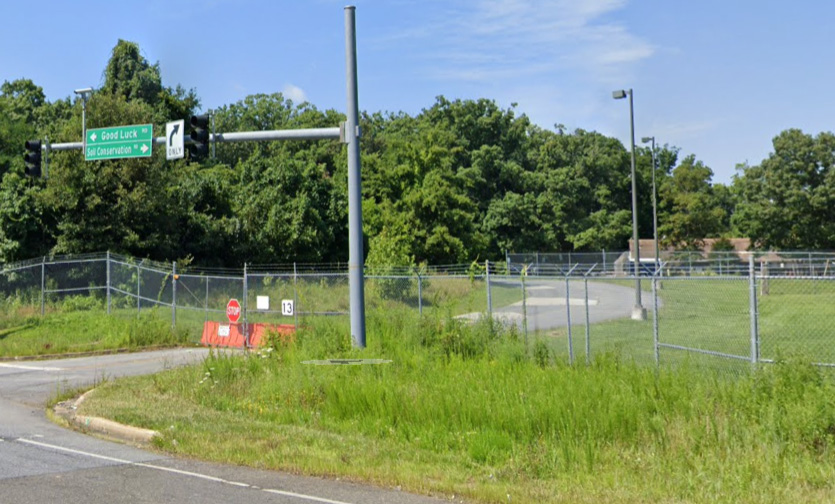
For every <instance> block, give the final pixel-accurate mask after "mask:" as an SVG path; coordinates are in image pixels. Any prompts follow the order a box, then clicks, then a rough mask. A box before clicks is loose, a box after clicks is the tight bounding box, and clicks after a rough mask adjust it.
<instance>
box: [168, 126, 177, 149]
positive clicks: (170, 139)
mask: <svg viewBox="0 0 835 504" xmlns="http://www.w3.org/2000/svg"><path fill="white" fill-rule="evenodd" d="M178 131H180V123H177V124H175V125H174V128H173V129H172V130H171V134H170V135H168V146H169V147H171V146H172V145H174V135H176V134H177V132H178Z"/></svg>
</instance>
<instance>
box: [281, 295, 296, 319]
mask: <svg viewBox="0 0 835 504" xmlns="http://www.w3.org/2000/svg"><path fill="white" fill-rule="evenodd" d="M281 314H282V315H285V316H288V317H292V316H293V300H292V299H282V300H281Z"/></svg>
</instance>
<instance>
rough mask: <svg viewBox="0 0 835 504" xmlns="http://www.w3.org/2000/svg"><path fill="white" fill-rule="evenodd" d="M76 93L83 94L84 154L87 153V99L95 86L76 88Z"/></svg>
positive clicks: (82, 127)
mask: <svg viewBox="0 0 835 504" xmlns="http://www.w3.org/2000/svg"><path fill="white" fill-rule="evenodd" d="M75 94H77V95H81V145H82V149H83V150H84V154H83V155H84V156H86V155H87V100H89V99H90V95H91V94H93V88H83V89H76V90H75Z"/></svg>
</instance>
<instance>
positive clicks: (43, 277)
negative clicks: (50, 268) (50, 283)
mask: <svg viewBox="0 0 835 504" xmlns="http://www.w3.org/2000/svg"><path fill="white" fill-rule="evenodd" d="M45 291H46V256H44V257H43V258H41V317H43V316H44V315H45V314H46V292H45Z"/></svg>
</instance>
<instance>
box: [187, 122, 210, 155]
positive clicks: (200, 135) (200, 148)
mask: <svg viewBox="0 0 835 504" xmlns="http://www.w3.org/2000/svg"><path fill="white" fill-rule="evenodd" d="M191 140H192V142H194V145H193V146H192V151H191V155H192V156H193V157H194V158H196V159H200V158H204V157H206V156H207V155H208V154H209V115H208V114H201V115H194V116H191Z"/></svg>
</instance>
